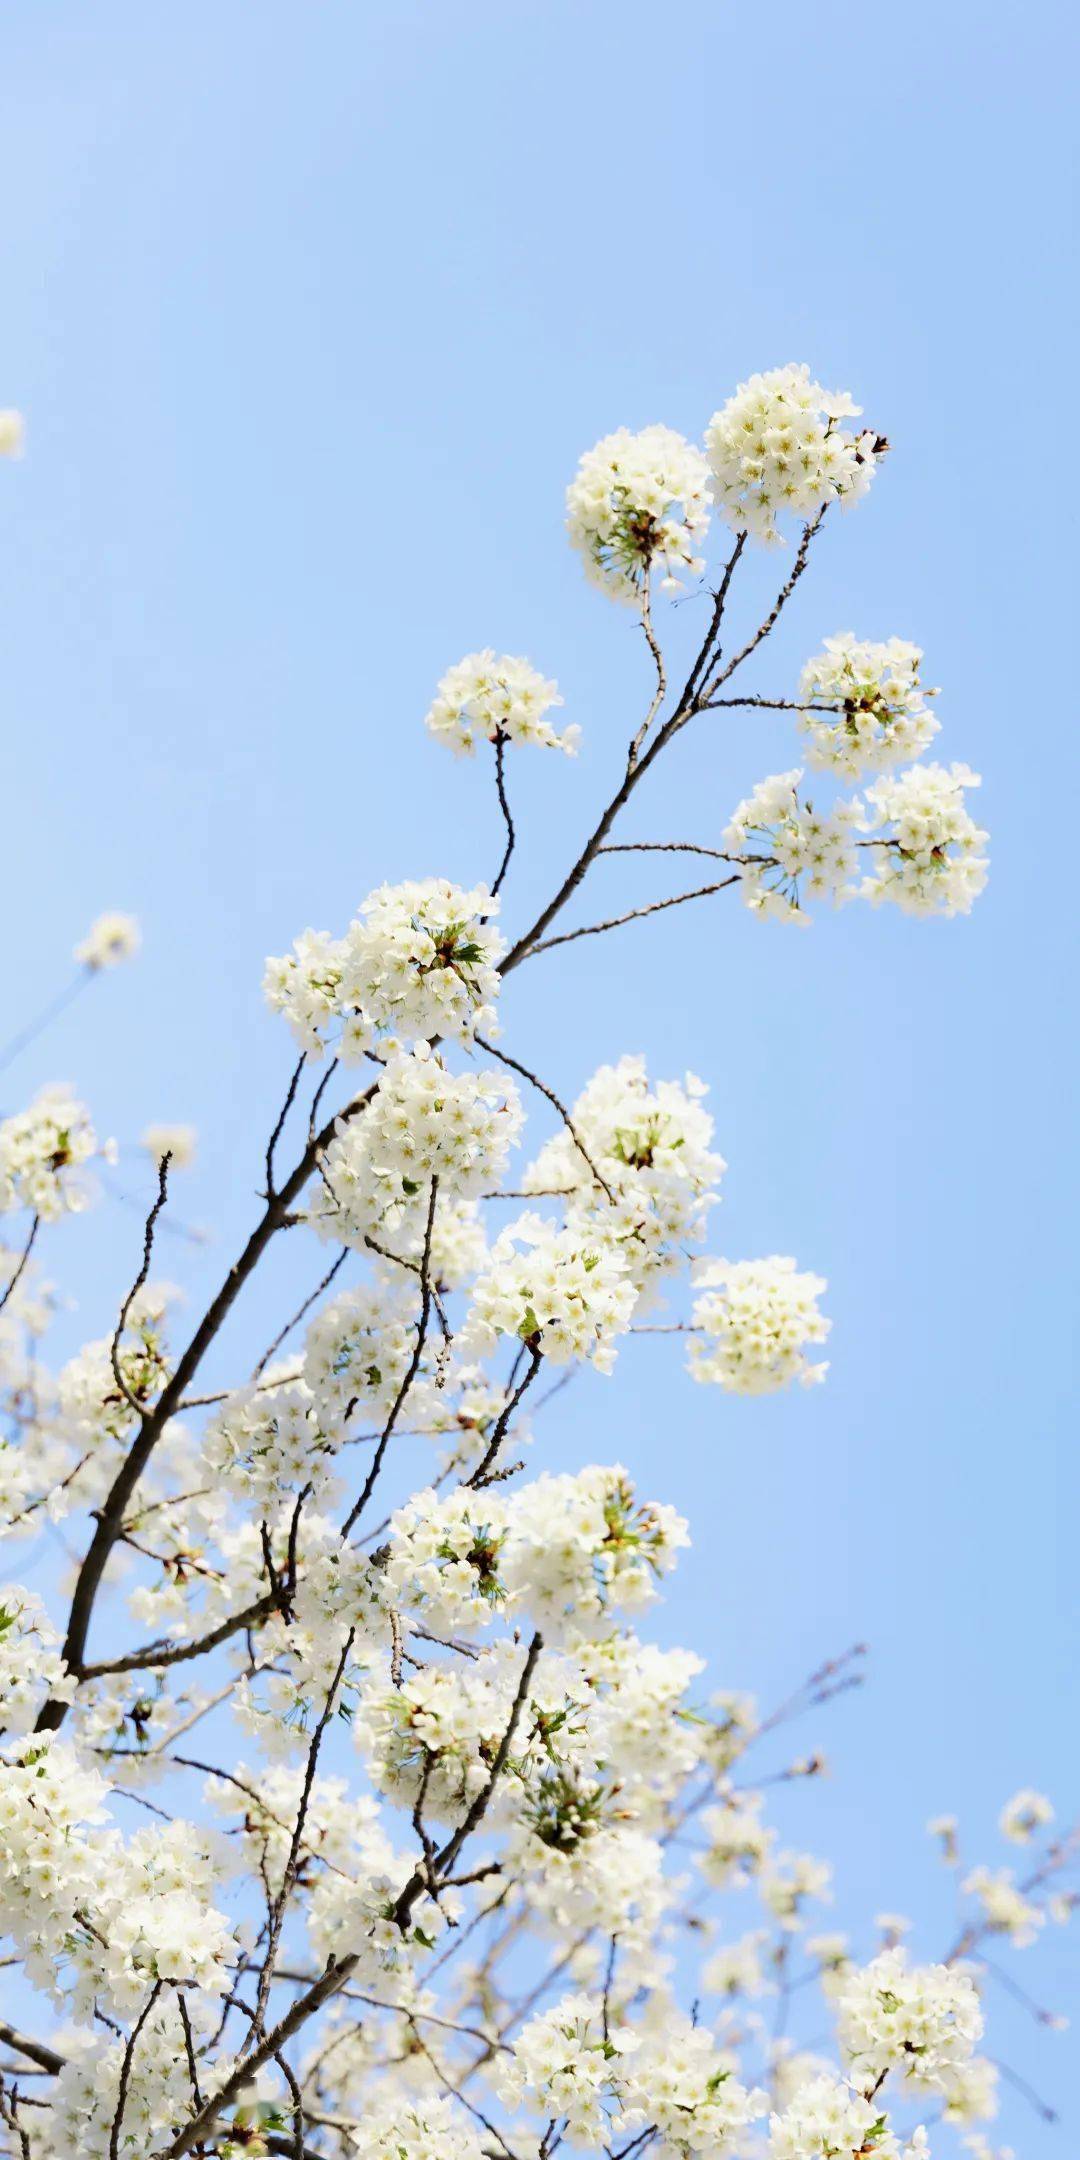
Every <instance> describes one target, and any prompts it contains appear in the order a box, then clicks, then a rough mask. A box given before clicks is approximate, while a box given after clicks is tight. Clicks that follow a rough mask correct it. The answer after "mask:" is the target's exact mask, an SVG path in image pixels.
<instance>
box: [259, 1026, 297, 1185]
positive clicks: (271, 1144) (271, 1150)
mask: <svg viewBox="0 0 1080 2160" xmlns="http://www.w3.org/2000/svg"><path fill="white" fill-rule="evenodd" d="M306 1064H307V1051H306V1050H301V1052H300V1056H299V1058H298V1059H297V1062H296V1064H295V1066H294V1067H293V1074H292V1078H291V1080H290V1081H289V1086H288V1090H287V1092H286V1096H285V1100H284V1102H283V1103H282V1105H281V1110H280V1112H279V1115H278V1121H277V1124H276V1125H275V1127H274V1130H273V1132H272V1133H271V1135H270V1138H269V1140H268V1141H267V1143H266V1198H267V1199H268V1200H272V1199H273V1197H274V1154H275V1151H276V1148H277V1144H278V1141H279V1140H280V1138H281V1135H282V1133H283V1132H284V1130H285V1120H286V1118H287V1117H288V1115H289V1112H290V1110H291V1109H292V1106H293V1103H294V1102H295V1100H296V1090H297V1088H298V1087H299V1085H300V1075H301V1073H302V1072H303V1070H304V1067H305V1065H306Z"/></svg>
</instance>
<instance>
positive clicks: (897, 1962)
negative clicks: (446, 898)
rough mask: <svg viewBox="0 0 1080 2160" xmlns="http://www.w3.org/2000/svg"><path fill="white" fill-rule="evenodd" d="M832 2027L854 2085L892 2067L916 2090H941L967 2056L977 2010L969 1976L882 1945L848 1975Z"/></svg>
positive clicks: (978, 2034) (977, 2032) (977, 2033)
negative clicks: (912, 1961) (910, 1960)
mask: <svg viewBox="0 0 1080 2160" xmlns="http://www.w3.org/2000/svg"><path fill="white" fill-rule="evenodd" d="M837 2025H838V2033H839V2039H840V2045H841V2047H842V2048H843V2050H844V2053H845V2054H846V2056H847V2058H848V2061H849V2063H850V2065H851V2074H852V2077H853V2078H854V2080H855V2081H856V2082H857V2083H858V2084H859V2085H860V2086H863V2087H868V2086H872V2085H874V2084H875V2083H876V2081H877V2080H878V2078H880V2077H881V2076H882V2075H883V2074H884V2073H887V2072H888V2071H891V2070H897V2071H901V2072H903V2074H904V2076H905V2077H906V2079H907V2081H908V2083H909V2084H910V2085H912V2086H913V2087H915V2088H917V2089H918V2090H919V2091H920V2092H928V2093H933V2092H945V2091H947V2090H948V2086H949V2081H950V2079H951V2078H952V2077H953V2075H954V2074H955V2073H956V2072H957V2071H958V2070H962V2069H963V2068H964V2066H965V2064H966V2063H968V2062H969V2061H970V2060H971V2057H972V2055H973V2054H974V2051H975V2048H976V2046H977V2044H978V2042H979V2040H980V2039H981V2038H982V2031H983V2014H982V2008H981V2006H980V2003H979V1997H978V1994H977V1992H976V1989H975V1987H974V1984H973V1982H972V1980H971V1979H970V1977H969V1975H968V1974H967V1973H965V1972H960V1971H957V1970H956V1969H955V1968H953V1967H951V1966H948V1965H909V1964H908V1962H907V1959H906V1957H905V1954H904V1952H903V1951H902V1950H883V1951H882V1953H881V1955H880V1957H876V1958H875V1959H874V1960H873V1962H872V1964H870V1965H866V1966H863V1967H862V1968H861V1969H860V1970H858V1971H855V1972H853V1973H851V1974H850V1976H849V1978H848V1979H847V1980H846V1982H845V1985H844V1988H843V1990H842V1992H841V1994H840V1997H839V2000H838V2003H837Z"/></svg>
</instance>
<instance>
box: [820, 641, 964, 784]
mask: <svg viewBox="0 0 1080 2160" xmlns="http://www.w3.org/2000/svg"><path fill="white" fill-rule="evenodd" d="M922 657H923V656H922V649H921V647H920V646H918V645H910V644H908V642H907V641H906V639H904V638H897V637H893V638H889V639H887V640H886V642H885V643H884V644H880V645H875V644H873V643H872V642H868V641H867V640H865V639H859V638H857V637H855V635H854V634H853V632H852V631H850V630H841V631H839V632H838V634H837V635H836V637H831V638H826V640H825V649H824V651H823V652H820V653H817V654H816V655H815V657H814V658H813V659H812V660H808V661H807V663H806V666H805V667H804V669H803V671H802V677H801V680H800V683H799V697H800V699H801V700H802V702H803V705H804V707H811V706H816V705H835V706H837V707H838V708H839V710H838V711H837V712H836V713H835V714H830V713H824V712H813V711H809V710H804V711H803V713H802V714H801V716H800V725H801V728H802V732H803V734H804V735H805V737H806V740H807V744H808V750H807V755H808V757H809V759H810V763H811V764H812V765H820V766H824V767H826V768H827V769H828V770H829V771H831V772H835V773H837V774H839V775H840V777H841V778H843V779H848V780H858V779H860V778H861V777H862V775H863V774H864V773H868V772H880V771H882V770H883V769H885V768H886V767H887V766H890V765H895V764H897V763H898V762H899V760H900V759H901V758H908V757H919V756H920V755H921V754H922V752H923V751H924V750H925V749H926V748H927V746H928V745H929V744H930V743H931V742H932V741H933V738H934V736H935V735H936V734H937V732H938V728H939V725H940V723H939V722H938V721H937V720H936V719H935V718H934V715H933V713H931V712H928V711H927V708H926V703H925V700H926V698H928V697H936V696H937V692H936V690H924V689H923V687H922V684H921V683H920V681H919V665H920V662H921V660H922Z"/></svg>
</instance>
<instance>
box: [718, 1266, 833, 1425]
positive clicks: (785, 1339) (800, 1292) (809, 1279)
mask: <svg viewBox="0 0 1080 2160" xmlns="http://www.w3.org/2000/svg"><path fill="white" fill-rule="evenodd" d="M694 1280H695V1284H696V1287H697V1290H698V1293H699V1294H698V1295H697V1296H696V1297H695V1299H694V1322H693V1324H694V1326H695V1328H697V1329H699V1330H700V1332H701V1336H702V1340H701V1341H700V1342H698V1341H693V1342H691V1344H690V1350H689V1370H690V1372H691V1373H692V1374H693V1376H694V1379H695V1380H702V1381H706V1382H713V1383H715V1384H716V1385H717V1386H719V1387H722V1388H727V1389H728V1391H729V1392H730V1393H731V1394H735V1395H770V1394H773V1393H774V1392H775V1390H776V1389H777V1388H782V1387H788V1386H789V1385H790V1383H791V1382H792V1381H793V1380H798V1381H800V1382H801V1383H802V1385H803V1386H804V1387H808V1386H810V1385H812V1384H813V1383H814V1382H816V1381H820V1380H824V1378H825V1375H826V1373H827V1371H828V1366H827V1364H824V1363H821V1362H819V1363H817V1364H812V1363H811V1361H810V1360H809V1358H808V1357H807V1356H806V1350H807V1346H808V1345H810V1344H812V1343H821V1342H824V1341H825V1339H826V1337H827V1335H828V1333H829V1329H830V1327H831V1325H832V1323H831V1321H829V1320H827V1319H826V1318H825V1315H824V1314H823V1313H822V1312H820V1311H819V1310H818V1302H817V1301H818V1299H819V1297H820V1296H821V1295H822V1293H823V1291H824V1290H825V1288H826V1284H825V1280H824V1278H823V1277H822V1276H821V1275H810V1274H805V1273H800V1271H799V1270H798V1268H797V1267H796V1264H795V1262H794V1260H791V1259H788V1258H786V1257H784V1256H782V1255H780V1254H774V1255H773V1256H772V1258H771V1259H768V1260H710V1261H705V1262H703V1263H702V1264H701V1265H700V1266H699V1267H698V1268H697V1270H696V1271H695V1277H694Z"/></svg>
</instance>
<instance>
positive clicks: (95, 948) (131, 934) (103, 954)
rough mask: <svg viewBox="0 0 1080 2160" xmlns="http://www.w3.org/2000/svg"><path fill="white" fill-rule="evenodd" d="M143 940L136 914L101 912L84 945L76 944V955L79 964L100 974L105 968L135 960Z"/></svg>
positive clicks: (93, 972)
mask: <svg viewBox="0 0 1080 2160" xmlns="http://www.w3.org/2000/svg"><path fill="white" fill-rule="evenodd" d="M141 943H142V939H141V936H140V933H139V925H138V923H137V922H136V920H135V917H134V915H119V914H116V913H110V914H107V915H98V916H97V917H96V918H95V920H94V921H93V922H92V923H91V925H90V928H89V930H88V931H87V933H86V936H85V937H84V938H83V940H82V942H81V944H78V945H76V947H75V958H76V960H77V961H78V963H79V966H80V967H84V968H89V969H90V971H91V973H92V974H97V973H99V972H100V970H101V969H102V968H113V967H119V965H120V963H121V961H123V960H133V959H134V958H135V955H136V953H137V952H138V950H139V946H140V944H141Z"/></svg>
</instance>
